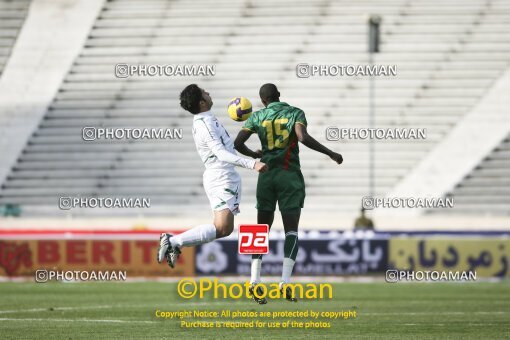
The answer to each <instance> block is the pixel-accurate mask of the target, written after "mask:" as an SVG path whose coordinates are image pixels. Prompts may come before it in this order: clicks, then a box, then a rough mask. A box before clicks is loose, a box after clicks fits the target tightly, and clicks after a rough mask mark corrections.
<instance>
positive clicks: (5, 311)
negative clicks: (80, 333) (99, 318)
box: [0, 306, 112, 314]
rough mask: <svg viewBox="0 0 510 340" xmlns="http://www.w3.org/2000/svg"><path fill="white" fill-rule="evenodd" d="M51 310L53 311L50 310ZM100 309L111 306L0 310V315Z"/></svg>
mask: <svg viewBox="0 0 510 340" xmlns="http://www.w3.org/2000/svg"><path fill="white" fill-rule="evenodd" d="M51 308H53V309H51ZM102 308H112V306H80V307H48V308H31V309H13V310H0V314H12V313H32V312H53V311H65V310H80V309H102Z"/></svg>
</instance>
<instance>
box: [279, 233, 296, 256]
mask: <svg viewBox="0 0 510 340" xmlns="http://www.w3.org/2000/svg"><path fill="white" fill-rule="evenodd" d="M298 248H299V247H298V234H297V232H296V231H289V232H288V233H285V243H284V246H283V253H284V256H285V257H287V258H290V259H291V260H294V261H296V256H297V252H298Z"/></svg>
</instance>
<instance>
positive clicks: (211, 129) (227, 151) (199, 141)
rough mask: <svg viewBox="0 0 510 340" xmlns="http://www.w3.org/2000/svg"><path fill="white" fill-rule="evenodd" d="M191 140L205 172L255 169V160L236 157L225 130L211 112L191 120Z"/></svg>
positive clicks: (203, 113) (199, 114)
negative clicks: (211, 170) (235, 168)
mask: <svg viewBox="0 0 510 340" xmlns="http://www.w3.org/2000/svg"><path fill="white" fill-rule="evenodd" d="M193 139H194V140H195V145H196V147H197V151H198V154H199V155H200V158H202V162H203V163H204V165H205V168H206V170H210V169H215V170H224V171H225V172H230V171H235V170H234V167H235V166H236V165H237V166H240V167H243V168H247V169H253V168H254V167H255V160H253V159H248V158H244V157H241V156H238V155H237V154H236V152H235V150H234V143H233V142H232V140H231V139H230V136H229V135H228V132H227V130H225V128H224V127H223V125H221V123H220V122H219V121H218V119H216V117H215V116H214V115H213V114H212V113H211V111H206V112H202V113H198V114H196V115H195V117H194V119H193Z"/></svg>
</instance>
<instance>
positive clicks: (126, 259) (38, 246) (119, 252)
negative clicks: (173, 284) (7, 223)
mask: <svg viewBox="0 0 510 340" xmlns="http://www.w3.org/2000/svg"><path fill="white" fill-rule="evenodd" d="M158 243H159V242H158V241H156V240H108V239H101V240H80V239H73V240H0V276H33V275H34V272H35V271H36V270H40V269H46V270H64V271H65V270H79V271H126V274H127V277H128V278H129V277H140V276H193V275H194V274H195V258H194V256H195V253H194V249H193V248H189V247H188V248H183V249H182V254H181V256H180V257H179V260H178V262H177V265H176V267H175V268H174V269H170V268H169V267H168V265H167V264H166V262H164V263H161V264H159V263H157V261H156V251H157V247H158Z"/></svg>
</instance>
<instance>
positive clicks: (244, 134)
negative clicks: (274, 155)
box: [234, 129, 262, 158]
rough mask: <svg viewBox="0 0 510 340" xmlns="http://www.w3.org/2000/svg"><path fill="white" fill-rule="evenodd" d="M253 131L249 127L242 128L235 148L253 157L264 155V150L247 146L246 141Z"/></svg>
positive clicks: (235, 142)
mask: <svg viewBox="0 0 510 340" xmlns="http://www.w3.org/2000/svg"><path fill="white" fill-rule="evenodd" d="M252 133H253V132H252V131H250V130H247V129H242V130H241V131H239V133H238V134H237V137H236V140H235V141H234V148H235V149H236V150H237V151H238V152H239V153H241V154H243V155H245V156H248V157H251V158H260V157H262V152H261V151H260V150H259V151H253V150H251V149H250V148H249V147H247V146H246V144H245V143H246V141H247V140H248V139H249V138H250V136H251V134H252Z"/></svg>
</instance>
